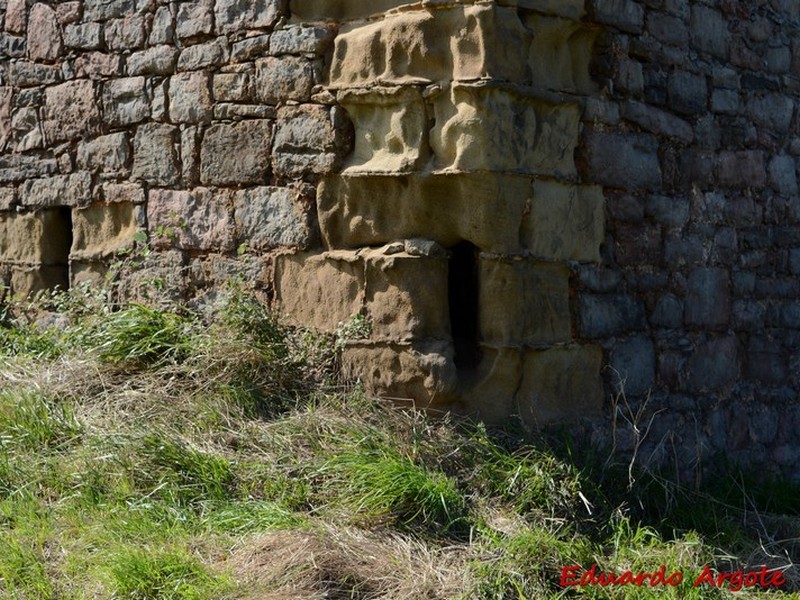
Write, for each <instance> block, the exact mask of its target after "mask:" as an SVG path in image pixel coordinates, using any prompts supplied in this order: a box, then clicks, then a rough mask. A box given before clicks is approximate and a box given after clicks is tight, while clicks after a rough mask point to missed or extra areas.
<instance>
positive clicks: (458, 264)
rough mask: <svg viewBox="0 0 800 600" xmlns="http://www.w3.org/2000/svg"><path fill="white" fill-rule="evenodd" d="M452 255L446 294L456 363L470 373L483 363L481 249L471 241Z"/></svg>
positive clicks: (454, 248) (460, 246) (457, 246)
mask: <svg viewBox="0 0 800 600" xmlns="http://www.w3.org/2000/svg"><path fill="white" fill-rule="evenodd" d="M450 253H451V256H450V264H449V270H448V279H447V294H448V301H449V305H450V332H451V334H452V336H453V345H454V346H455V363H456V368H457V369H459V370H471V369H475V368H476V367H477V366H478V363H480V360H481V349H480V345H479V344H478V341H479V340H478V338H479V312H478V311H479V304H478V296H479V294H480V288H479V287H478V284H479V282H478V248H477V247H475V245H474V244H471V243H469V242H460V243H459V244H458V245H456V246H455V247H453V248H451V249H450Z"/></svg>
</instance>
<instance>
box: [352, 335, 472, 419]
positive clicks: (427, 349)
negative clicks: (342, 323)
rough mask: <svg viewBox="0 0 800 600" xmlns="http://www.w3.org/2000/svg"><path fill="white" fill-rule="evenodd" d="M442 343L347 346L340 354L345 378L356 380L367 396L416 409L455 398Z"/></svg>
mask: <svg viewBox="0 0 800 600" xmlns="http://www.w3.org/2000/svg"><path fill="white" fill-rule="evenodd" d="M452 356H453V351H452V348H451V346H450V345H449V344H447V343H446V342H426V343H415V344H410V345H399V344H398V345H389V344H380V343H377V344H360V345H355V344H353V345H350V346H348V347H347V348H345V350H344V352H342V372H343V374H344V375H345V377H350V378H358V379H359V380H360V381H361V382H362V383H363V384H364V389H365V390H366V392H367V393H368V394H370V395H373V396H377V397H384V398H392V399H393V400H396V401H406V402H411V403H413V405H414V406H416V407H417V408H427V407H437V406H443V405H446V404H448V403H450V402H452V401H454V400H455V399H456V397H457V396H456V392H457V386H458V379H457V374H456V369H455V365H454V363H453V359H452Z"/></svg>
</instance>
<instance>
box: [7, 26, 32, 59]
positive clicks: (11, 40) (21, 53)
mask: <svg viewBox="0 0 800 600" xmlns="http://www.w3.org/2000/svg"><path fill="white" fill-rule="evenodd" d="M27 51H28V45H27V40H26V39H25V38H24V37H22V36H17V35H11V34H8V33H3V32H0V56H3V57H4V58H24V57H25V55H26V54H27Z"/></svg>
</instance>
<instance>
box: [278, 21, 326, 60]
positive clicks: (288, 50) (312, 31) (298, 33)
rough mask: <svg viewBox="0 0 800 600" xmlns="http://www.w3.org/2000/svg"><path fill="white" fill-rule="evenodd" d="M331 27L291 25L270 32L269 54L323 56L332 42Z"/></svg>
mask: <svg viewBox="0 0 800 600" xmlns="http://www.w3.org/2000/svg"><path fill="white" fill-rule="evenodd" d="M333 38H334V31H333V29H332V28H331V27H322V26H306V25H292V26H289V27H287V28H286V29H278V30H276V31H273V32H272V36H271V38H270V52H271V53H272V54H274V55H276V56H278V55H281V54H323V53H324V52H325V50H327V48H328V46H329V45H330V44H331V42H333Z"/></svg>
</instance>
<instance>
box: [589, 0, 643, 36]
mask: <svg viewBox="0 0 800 600" xmlns="http://www.w3.org/2000/svg"><path fill="white" fill-rule="evenodd" d="M587 9H588V12H589V16H590V18H592V19H594V20H595V21H597V22H598V23H603V24H605V25H612V26H613V27H616V28H618V29H621V30H622V31H627V32H628V33H642V30H643V29H644V8H642V6H641V5H640V4H638V3H637V2H634V1H633V0H590V1H589V2H588V3H587Z"/></svg>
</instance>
